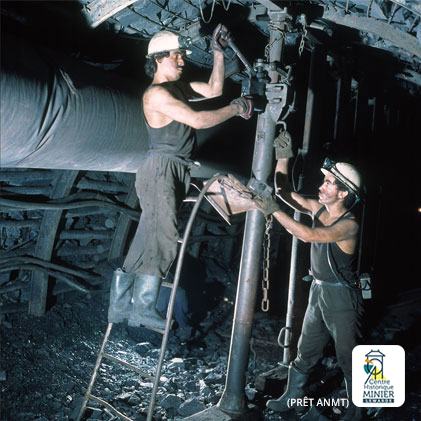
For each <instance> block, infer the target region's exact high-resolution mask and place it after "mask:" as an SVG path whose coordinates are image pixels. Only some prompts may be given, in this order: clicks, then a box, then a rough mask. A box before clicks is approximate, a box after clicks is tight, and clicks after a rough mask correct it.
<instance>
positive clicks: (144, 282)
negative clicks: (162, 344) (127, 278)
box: [129, 273, 166, 329]
mask: <svg viewBox="0 0 421 421" xmlns="http://www.w3.org/2000/svg"><path fill="white" fill-rule="evenodd" d="M161 282H162V279H161V278H160V277H159V276H152V275H147V274H145V273H137V274H136V278H135V283H134V287H133V304H132V310H131V313H130V317H129V326H133V327H138V326H140V325H143V326H148V327H154V328H157V329H165V324H166V320H165V319H164V318H163V317H162V316H161V314H160V313H159V312H158V311H157V309H156V302H157V299H158V294H159V288H160V287H161Z"/></svg>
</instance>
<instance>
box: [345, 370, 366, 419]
mask: <svg viewBox="0 0 421 421" xmlns="http://www.w3.org/2000/svg"><path fill="white" fill-rule="evenodd" d="M345 386H346V394H347V396H348V401H349V405H348V408H347V409H346V411H345V415H344V416H343V417H341V420H343V421H350V420H353V421H361V420H362V419H363V410H362V408H360V407H359V406H356V405H355V404H354V402H352V377H345Z"/></svg>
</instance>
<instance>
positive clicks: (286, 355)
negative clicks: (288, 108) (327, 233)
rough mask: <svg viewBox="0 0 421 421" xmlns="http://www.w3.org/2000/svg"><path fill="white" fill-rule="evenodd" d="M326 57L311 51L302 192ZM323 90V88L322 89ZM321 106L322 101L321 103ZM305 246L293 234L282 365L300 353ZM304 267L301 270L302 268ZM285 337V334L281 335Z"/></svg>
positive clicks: (296, 216)
mask: <svg viewBox="0 0 421 421" xmlns="http://www.w3.org/2000/svg"><path fill="white" fill-rule="evenodd" d="M325 60H326V52H325V51H324V50H323V49H321V48H319V47H314V48H313V49H312V51H311V62H310V75H309V85H308V92H307V103H306V115H305V122H304V133H303V146H302V149H301V151H300V152H301V155H302V158H303V161H304V162H303V166H302V170H301V173H300V175H299V178H298V186H297V191H298V192H299V191H301V190H302V188H303V185H304V179H305V178H304V176H305V159H306V155H307V153H308V151H309V149H310V145H311V141H314V140H315V138H316V137H317V135H318V130H319V125H318V124H315V123H316V122H317V111H318V110H319V109H320V108H321V107H316V105H317V102H318V95H317V93H318V89H317V87H316V85H317V83H318V81H319V79H318V77H317V72H323V67H322V66H321V64H322V63H324V62H325ZM319 90H320V88H319ZM318 105H320V104H318ZM301 216H302V214H301V213H300V212H298V211H295V212H294V220H295V221H298V222H300V221H301ZM304 249H307V247H306V245H305V244H303V243H301V242H300V241H299V240H298V238H296V237H293V239H292V246H291V263H290V273H289V287H288V306H287V314H286V321H285V327H284V328H283V329H282V330H281V333H284V335H283V347H284V352H283V359H282V365H284V366H288V365H289V363H290V362H291V360H292V358H294V357H295V354H296V345H297V342H298V336H299V333H298V328H299V321H300V317H298V316H299V315H298V313H299V311H298V309H297V302H296V301H297V298H298V296H299V295H300V294H299V292H300V291H298V288H297V283H298V282H299V281H300V280H301V278H302V277H303V275H305V271H304V269H303V267H304V268H307V267H308V266H307V265H305V264H302V265H300V264H299V262H301V261H302V260H304V251H305V250H304ZM300 268H301V269H300ZM281 336H282V335H281Z"/></svg>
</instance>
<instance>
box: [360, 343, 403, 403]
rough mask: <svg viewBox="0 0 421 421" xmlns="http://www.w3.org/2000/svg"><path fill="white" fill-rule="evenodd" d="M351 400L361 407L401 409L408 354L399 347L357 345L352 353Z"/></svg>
mask: <svg viewBox="0 0 421 421" xmlns="http://www.w3.org/2000/svg"><path fill="white" fill-rule="evenodd" d="M352 401H353V402H354V404H355V405H356V406H360V407H383V406H390V407H393V406H402V405H403V403H404V402H405V351H404V349H403V348H402V347H401V346H399V345H358V346H356V347H355V348H354V350H353V351H352Z"/></svg>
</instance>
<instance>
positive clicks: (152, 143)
mask: <svg viewBox="0 0 421 421" xmlns="http://www.w3.org/2000/svg"><path fill="white" fill-rule="evenodd" d="M160 86H162V87H164V88H165V89H167V91H168V92H169V93H170V94H171V95H172V96H173V97H174V98H177V99H179V100H180V101H183V102H185V103H187V102H188V100H189V98H191V95H189V94H190V93H191V92H192V90H191V88H190V86H189V85H187V84H185V83H183V82H181V81H175V82H165V83H162V84H160ZM142 111H143V108H142ZM145 123H146V129H147V132H148V135H149V150H150V151H151V152H152V153H162V154H165V155H173V156H176V157H179V158H184V159H190V158H191V157H192V156H193V155H194V152H195V150H196V133H195V131H194V129H193V128H192V127H190V126H187V125H186V124H183V123H179V122H178V121H175V120H173V121H172V122H171V123H169V124H167V125H166V126H164V127H160V128H153V127H151V126H149V124H148V122H147V121H146V118H145Z"/></svg>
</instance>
